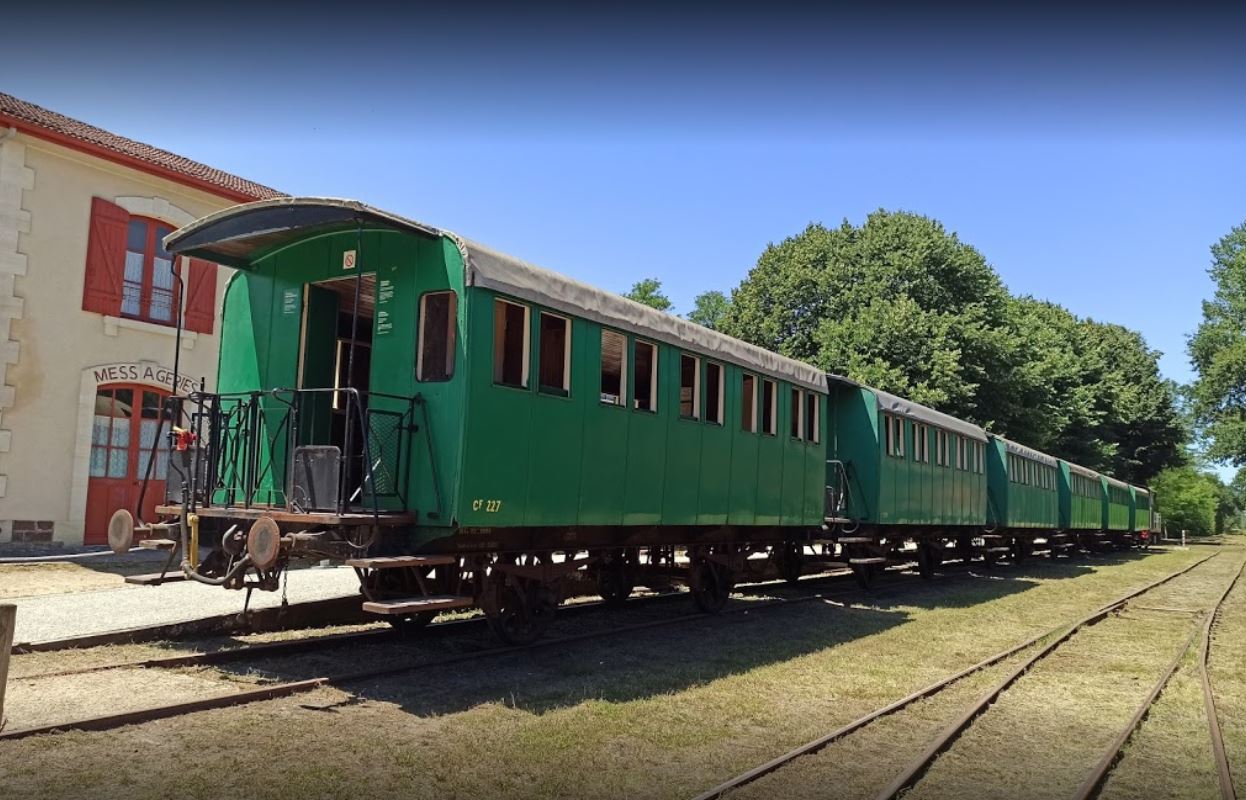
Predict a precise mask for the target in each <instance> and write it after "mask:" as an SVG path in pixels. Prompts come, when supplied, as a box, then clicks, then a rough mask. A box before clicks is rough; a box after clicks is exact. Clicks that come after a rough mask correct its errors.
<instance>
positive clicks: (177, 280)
mask: <svg viewBox="0 0 1246 800" xmlns="http://www.w3.org/2000/svg"><path fill="white" fill-rule="evenodd" d="M135 222H141V223H142V224H143V225H144V226H145V227H146V232H145V236H144V241H143V253H142V256H143V264H142V276H141V277H140V279H139V280H140V282H139V284H138V313H136V314H135V313H130V312H127V311H126V310H125V302H126V300H125V294H126V285H127V284H132V283H133V282H132V281H127V280H126V277H125V266H126V262H127V261H128V260H129V255H130V253H132V252H134V251H133V250H131V249H130V226H131V225H133V224H134V223H135ZM162 227H163V228H167V229H168V232H169V233H172V232H173V231H175V230H177V226H176V225H174V224H173V223H170V222H165V221H164V220H162V219H157V218H156V217H148V216H144V215H142V214H130V218H129V220H127V222H126V229H125V232H126V239H125V257H124V258H123V260H122V265H121V285H120V286H119V287H118V289H119V291H120V295H121V302H120V305H119V306H117V315H118V316H120V317H123V318H125V319H134V320H139V321H141V322H149V323H151V324H152V325H163V326H165V327H167V328H176V327H177V324H178V320H179V319H181V318H182V283H183V281H184V280H185V277H186V276H185V275H183V274H182V272H183V269H182V267H183V265H184V259H183V258H182V257H181V256H178V255H175V254H173V253H169V255H170V256H172V262H173V276H174V277H173V286H172V288H171V289H169V292H170V293H171V294H172V297H171V298H170V300H169V312H170V316H169V319H167V320H164V319H159V318H158V317H155V316H152V313H151V297H152V293H153V292H154V291H155V289H156V287H155V274H156V248H157V247H160V246H162V237H160V236H158V235H157V232H158V231H159V230H160V228H162ZM166 235H167V234H166ZM166 252H167V251H166ZM161 291H164V290H161Z"/></svg>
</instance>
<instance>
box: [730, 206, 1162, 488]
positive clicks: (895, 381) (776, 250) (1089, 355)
mask: <svg viewBox="0 0 1246 800" xmlns="http://www.w3.org/2000/svg"><path fill="white" fill-rule="evenodd" d="M721 330H723V331H724V332H726V333H729V334H731V335H733V336H737V337H739V338H741V339H744V340H746V341H750V342H753V343H754V344H757V345H760V346H762V347H766V348H768V349H771V350H775V351H778V352H780V353H783V354H784V355H787V356H791V357H793V358H798V359H801V360H803V361H807V362H810V363H813V364H816V365H818V366H820V367H822V368H824V369H826V370H828V371H830V372H834V373H838V374H841V375H845V376H846V377H849V378H852V379H853V380H856V381H860V382H861V383H865V384H868V385H871V386H876V387H878V388H880V389H884V390H886V391H890V392H894V393H896V394H899V395H903V396H905V397H909V398H911V399H913V400H915V401H917V402H919V403H924V404H926V405H930V406H933V407H935V408H938V409H939V410H941V411H945V412H947V413H950V414H953V415H955V416H958V417H962V418H964V419H968V420H972V421H974V422H976V423H978V424H980V425H983V426H984V427H987V428H988V429H990V430H993V431H995V432H997V433H999V434H1001V435H1004V436H1008V437H1009V438H1013V439H1016V440H1017V441H1020V442H1023V443H1024V444H1027V445H1029V446H1031V447H1035V448H1037V449H1040V450H1044V451H1046V452H1048V453H1050V454H1051V455H1054V456H1058V457H1061V458H1066V459H1068V460H1070V461H1074V462H1076V463H1079V464H1083V465H1084V466H1087V467H1090V468H1092V469H1097V470H1101V471H1105V472H1109V473H1111V474H1113V475H1116V476H1118V477H1120V478H1121V479H1123V480H1128V481H1133V482H1135V483H1146V482H1147V481H1149V480H1150V479H1151V478H1152V477H1153V476H1154V475H1155V474H1156V473H1157V472H1158V471H1159V470H1161V469H1163V468H1164V467H1167V466H1171V465H1175V464H1177V463H1179V462H1180V461H1181V460H1182V445H1183V442H1184V438H1185V431H1184V427H1183V425H1182V422H1181V419H1180V417H1179V415H1178V413H1177V410H1176V407H1175V387H1173V386H1172V385H1171V384H1170V383H1168V382H1166V381H1164V380H1163V378H1162V377H1161V375H1160V372H1159V361H1158V359H1159V353H1157V352H1156V351H1154V350H1151V349H1150V348H1148V347H1147V345H1146V342H1145V341H1144V340H1143V339H1142V337H1141V336H1140V335H1139V334H1138V333H1136V332H1134V331H1131V330H1129V329H1127V328H1124V327H1121V326H1119V325H1110V324H1104V323H1099V322H1095V321H1093V320H1087V319H1081V318H1078V317H1076V316H1074V315H1073V314H1071V313H1070V312H1069V311H1068V310H1066V309H1064V308H1062V307H1060V306H1058V305H1056V304H1053V303H1048V302H1042V301H1038V300H1035V299H1033V298H1029V297H1022V298H1013V297H1011V296H1010V295H1009V294H1008V292H1007V290H1006V289H1005V287H1004V286H1003V284H1002V282H1001V281H1000V279H999V276H998V274H996V272H995V270H994V269H993V268H992V267H991V266H990V265H989V264H988V263H987V262H986V260H985V259H984V258H983V257H982V255H981V253H979V252H978V251H977V250H976V249H974V248H973V247H971V246H970V245H968V244H965V243H964V242H962V241H960V239H959V238H958V237H957V236H956V235H955V234H954V233H950V232H948V231H947V230H945V229H944V227H943V226H942V225H941V224H940V223H938V222H937V221H935V220H932V219H929V218H927V217H923V216H920V215H917V214H912V213H908V212H887V211H877V212H875V213H873V214H870V215H869V217H868V218H867V219H866V221H865V223H864V224H863V225H861V226H859V227H857V226H853V225H852V224H850V223H849V222H847V221H845V222H843V223H842V224H841V225H840V226H839V227H838V228H833V229H831V228H826V227H824V226H822V225H818V224H813V225H810V226H808V227H807V228H806V229H805V230H804V231H802V232H801V233H799V234H797V235H796V236H792V237H790V238H788V239H785V240H784V241H782V242H780V243H778V244H771V245H769V246H768V247H767V248H766V249H765V251H764V252H763V253H762V255H761V257H760V258H759V259H758V261H757V265H756V266H755V267H754V268H753V269H752V270H751V271H750V272H749V274H748V276H747V277H746V278H745V280H744V281H743V282H742V283H741V284H740V286H739V287H738V288H736V289H735V291H734V292H733V293H732V299H731V305H730V308H729V309H728V311H727V313H726V315H725V316H724V318H723V320H722V325H721Z"/></svg>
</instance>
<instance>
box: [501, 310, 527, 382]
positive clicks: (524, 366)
mask: <svg viewBox="0 0 1246 800" xmlns="http://www.w3.org/2000/svg"><path fill="white" fill-rule="evenodd" d="M499 305H509V306H514V307H516V308H522V309H523V356H522V359H521V361H522V363H521V364H520V367H521V369H522V373H521V375H520V383H519V385H515V384H513V383H505V382H503V381H501V380H499V379H498V352H497V348H498V333H497V331H498V327H497V326H498V306H499ZM531 371H532V307H531V306H529V305H527V304H525V303H516V302H515V301H514V300H507V299H505V298H503V297H494V298H493V385H494V386H501V387H504V388H506V389H518V390H520V391H525V392H526V391H528V390H529V389H531V388H532V378H531V375H530V373H531Z"/></svg>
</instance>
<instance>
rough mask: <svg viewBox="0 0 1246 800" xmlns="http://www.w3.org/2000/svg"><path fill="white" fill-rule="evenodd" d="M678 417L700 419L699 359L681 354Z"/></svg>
mask: <svg viewBox="0 0 1246 800" xmlns="http://www.w3.org/2000/svg"><path fill="white" fill-rule="evenodd" d="M679 416H681V417H683V418H684V419H700V418H701V359H699V358H696V357H695V356H690V355H687V354H683V353H681V354H680V356H679Z"/></svg>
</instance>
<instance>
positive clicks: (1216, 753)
mask: <svg viewBox="0 0 1246 800" xmlns="http://www.w3.org/2000/svg"><path fill="white" fill-rule="evenodd" d="M1243 569H1246V561H1243V562H1242V566H1241V567H1239V568H1238V570H1237V573H1236V574H1234V576H1233V580H1231V581H1229V585H1228V586H1227V587H1225V590H1224V592H1223V593H1221V595H1220V598H1219V599H1218V600H1217V601H1216V603H1215V605H1213V606H1212V607H1211V609H1210V610H1209V611H1208V612H1207V617H1206V619H1205V620H1204V621H1203V624H1202V625H1201V626H1199V627H1196V628H1195V629H1194V630H1193V631H1191V632H1190V636H1189V638H1188V639H1186V642H1185V644H1184V645H1182V647H1181V649H1180V650H1179V651H1178V652H1177V655H1176V656H1175V657H1174V658H1173V660H1172V662H1171V663H1169V665H1168V667H1167V668H1166V669H1165V670H1164V673H1163V674H1162V675H1161V676H1160V678H1159V680H1157V681H1156V682H1155V685H1154V686H1152V687H1151V691H1150V693H1149V694H1148V695H1147V696H1146V699H1144V700H1143V701H1142V703H1140V704H1139V705H1138V707H1137V708H1136V709H1135V710H1134V714H1133V716H1132V717H1130V718H1129V722H1128V723H1126V725H1125V727H1124V728H1122V729H1121V731H1120V732H1119V733H1118V734H1117V735H1116V738H1115V739H1113V740H1112V744H1111V745H1110V746H1109V747H1108V748H1107V750H1106V751H1104V754H1103V757H1102V758H1100V759H1099V763H1097V764H1095V767H1094V770H1093V771H1092V772H1091V773H1090V775H1088V776H1087V777H1086V780H1084V781H1083V782H1082V784H1081V786H1079V787H1078V789H1077V795H1076V800H1090V798H1092V797H1095V796H1097V795H1098V794H1099V790H1100V789H1102V788H1103V785H1104V783H1105V782H1106V781H1107V779H1108V775H1109V774H1110V773H1111V772H1112V769H1113V767H1115V766H1116V764H1117V762H1118V760H1119V759H1120V756H1121V750H1122V749H1123V748H1124V747H1125V744H1126V743H1127V742H1128V741H1129V739H1130V737H1131V736H1133V735H1134V732H1135V731H1137V729H1138V726H1139V725H1141V724H1142V720H1143V719H1144V718H1145V717H1146V715H1147V713H1148V712H1149V711H1150V710H1151V707H1152V706H1154V705H1155V702H1156V701H1157V700H1158V699H1159V697H1160V695H1161V694H1162V693H1163V691H1164V688H1165V687H1166V686H1168V683H1169V681H1171V680H1172V676H1173V675H1174V674H1176V672H1177V669H1178V668H1179V667H1180V666H1181V662H1182V660H1183V659H1184V658H1185V655H1186V653H1188V652H1189V651H1190V647H1191V646H1192V645H1193V644H1194V639H1195V637H1196V636H1200V634H1201V643H1200V645H1199V678H1200V682H1201V684H1202V688H1203V707H1204V708H1205V709H1206V710H1207V713H1208V720H1207V724H1208V732H1209V733H1210V738H1211V748H1212V756H1213V758H1214V759H1215V761H1216V771H1217V774H1218V778H1219V783H1220V796H1221V797H1222V798H1224V800H1234V799H1235V798H1236V797H1237V795H1236V793H1235V792H1234V791H1233V776H1232V774H1231V773H1230V772H1229V761H1228V757H1227V755H1226V754H1225V751H1224V739H1223V738H1222V737H1221V735H1220V722H1219V720H1218V719H1217V718H1216V703H1215V698H1214V697H1213V696H1212V693H1211V681H1210V680H1209V679H1208V676H1207V656H1208V654H1209V650H1210V641H1211V628H1212V623H1213V621H1214V620H1215V618H1216V615H1217V614H1219V613H1220V608H1221V606H1223V605H1224V601H1225V599H1226V598H1227V597H1228V596H1229V592H1231V591H1233V587H1234V586H1235V585H1236V584H1237V581H1238V578H1240V577H1241V576H1242V570H1243Z"/></svg>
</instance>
